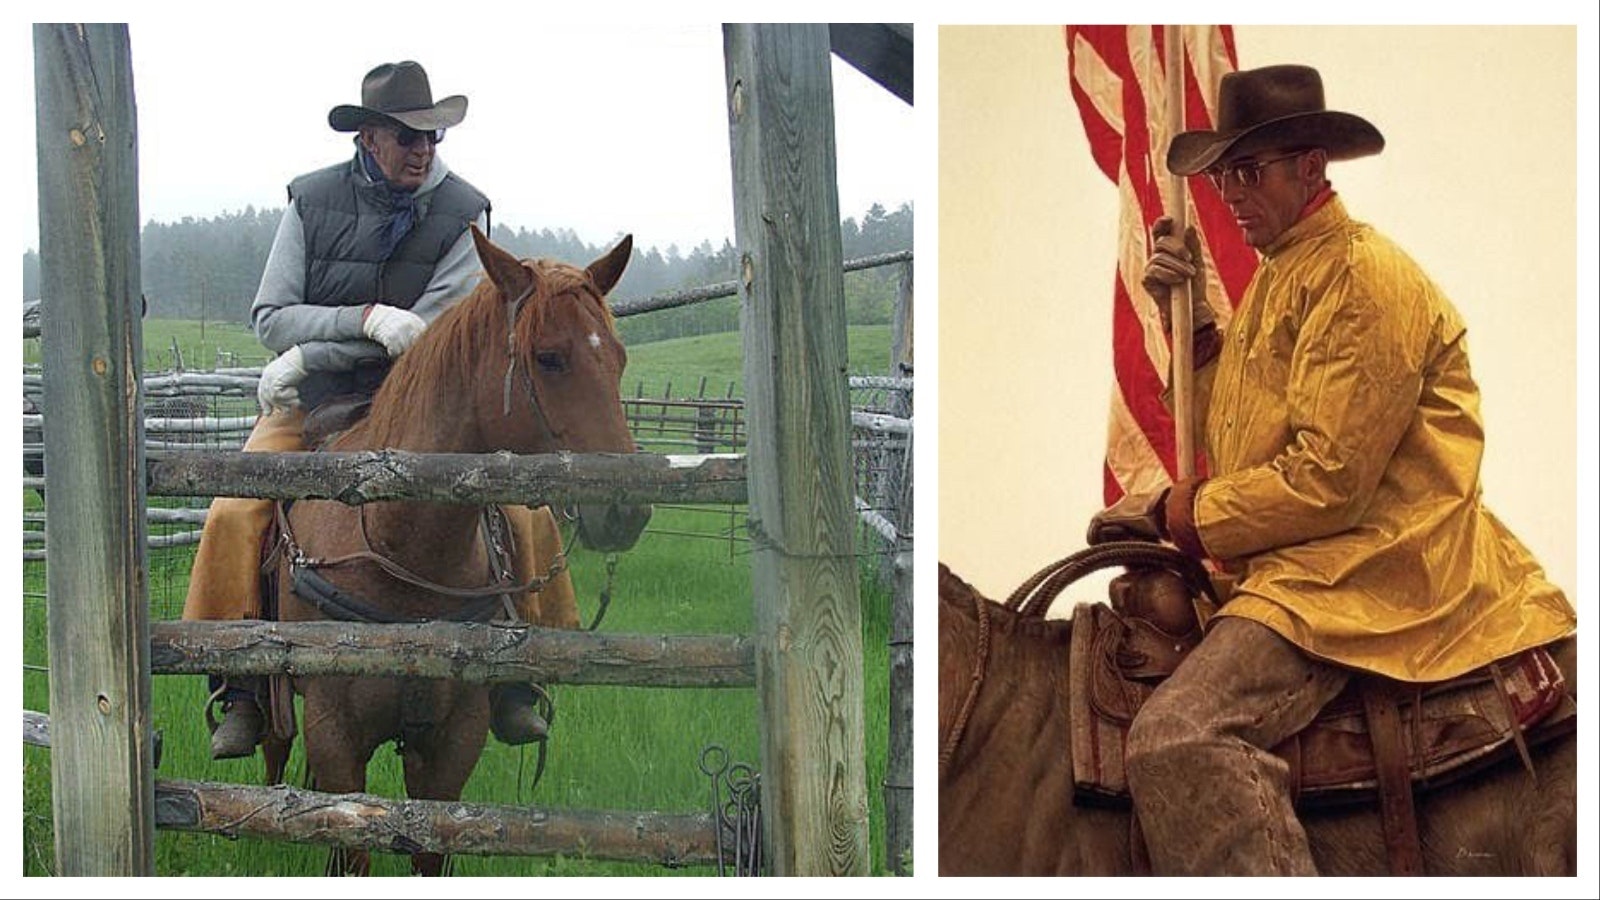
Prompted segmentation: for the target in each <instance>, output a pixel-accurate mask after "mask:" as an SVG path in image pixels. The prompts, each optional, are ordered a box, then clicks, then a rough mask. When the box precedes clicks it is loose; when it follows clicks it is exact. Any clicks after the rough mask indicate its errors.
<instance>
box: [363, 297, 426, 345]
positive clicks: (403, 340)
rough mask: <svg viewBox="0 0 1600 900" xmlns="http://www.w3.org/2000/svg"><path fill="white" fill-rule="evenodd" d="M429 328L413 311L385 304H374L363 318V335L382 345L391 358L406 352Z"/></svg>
mask: <svg viewBox="0 0 1600 900" xmlns="http://www.w3.org/2000/svg"><path fill="white" fill-rule="evenodd" d="M427 327H428V323H427V322H424V321H423V320H422V317H421V316H419V315H417V314H416V313H414V312H412V311H411V310H409V309H401V308H400V307H398V306H388V305H386V304H383V303H374V304H373V305H372V307H371V308H370V309H368V310H367V312H366V314H365V315H364V316H362V318H361V333H362V334H365V335H366V336H367V337H369V338H372V339H373V340H375V341H377V342H378V343H380V344H382V345H383V349H385V350H387V351H389V355H390V356H399V355H400V354H402V353H404V352H406V348H407V347H409V346H411V345H412V344H414V343H416V340H417V337H418V336H420V335H421V334H422V332H423V329H425V328H427Z"/></svg>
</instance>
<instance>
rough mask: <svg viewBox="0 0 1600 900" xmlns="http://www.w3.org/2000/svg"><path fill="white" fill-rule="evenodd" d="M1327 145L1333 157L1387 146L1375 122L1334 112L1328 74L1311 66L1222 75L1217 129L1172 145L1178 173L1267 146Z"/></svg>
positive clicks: (1172, 165) (1171, 160) (1170, 163)
mask: <svg viewBox="0 0 1600 900" xmlns="http://www.w3.org/2000/svg"><path fill="white" fill-rule="evenodd" d="M1298 147H1321V148H1323V149H1325V150H1327V151H1328V159H1330V160H1336V159H1355V158H1357V157H1360V156H1371V155H1373V154H1375V153H1378V152H1380V151H1382V150H1383V135H1382V134H1379V133H1378V129H1377V128H1374V127H1373V125H1372V123H1371V122H1368V121H1367V120H1366V119H1363V118H1361V117H1360V116H1356V115H1351V114H1350V113H1344V112H1334V111H1331V110H1328V109H1327V108H1326V107H1325V106H1324V104H1323V99H1322V76H1321V75H1319V74H1317V70H1316V69H1313V68H1311V67H1310V66H1266V67H1264V68H1260V69H1245V70H1243V71H1239V72H1229V73H1228V74H1226V75H1224V76H1222V84H1221V86H1220V88H1219V89H1218V97H1217V130H1216V131H1185V132H1182V133H1180V134H1178V135H1177V136H1176V137H1174V138H1173V139H1172V145H1171V146H1170V147H1168V148H1167V168H1168V169H1171V170H1172V171H1173V172H1174V173H1176V174H1178V175H1194V174H1197V173H1199V172H1203V171H1205V170H1206V169H1207V168H1209V167H1210V166H1211V165H1212V164H1213V163H1215V162H1217V161H1218V160H1220V159H1222V158H1223V157H1225V156H1240V155H1243V154H1244V153H1247V152H1256V151H1260V150H1262V149H1267V148H1298Z"/></svg>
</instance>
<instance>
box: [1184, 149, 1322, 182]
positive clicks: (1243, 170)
mask: <svg viewBox="0 0 1600 900" xmlns="http://www.w3.org/2000/svg"><path fill="white" fill-rule="evenodd" d="M1309 152H1311V151H1309V150H1297V151H1295V152H1294V153H1289V154H1286V155H1284V156H1274V157H1273V158H1272V159H1258V160H1255V161H1254V162H1246V163H1236V164H1234V165H1224V166H1212V167H1211V168H1209V169H1207V170H1205V173H1204V174H1205V176H1206V180H1207V181H1209V182H1211V186H1212V187H1214V188H1216V189H1217V190H1219V191H1220V190H1222V187H1223V185H1225V184H1227V183H1228V179H1229V178H1233V179H1234V180H1235V181H1237V182H1239V184H1240V185H1242V186H1244V187H1248V188H1253V187H1255V186H1256V185H1259V184H1260V183H1261V170H1262V169H1265V168H1266V167H1267V166H1270V165H1272V164H1273V163H1277V162H1283V161H1284V160H1286V159H1295V158H1296V157H1301V156H1305V155H1306V154H1307V153H1309Z"/></svg>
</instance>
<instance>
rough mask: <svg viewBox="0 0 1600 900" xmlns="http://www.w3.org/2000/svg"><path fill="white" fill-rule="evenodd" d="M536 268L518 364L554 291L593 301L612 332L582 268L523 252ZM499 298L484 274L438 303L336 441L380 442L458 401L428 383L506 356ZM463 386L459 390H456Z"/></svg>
mask: <svg viewBox="0 0 1600 900" xmlns="http://www.w3.org/2000/svg"><path fill="white" fill-rule="evenodd" d="M522 263H523V265H524V266H526V267H528V268H529V269H531V270H533V271H534V272H535V273H536V276H537V280H536V282H535V284H536V287H535V290H534V292H533V294H531V295H530V296H529V297H528V298H527V299H526V300H524V301H523V302H522V306H521V308H520V309H519V311H518V314H517V322H516V347H517V351H518V353H520V354H521V355H522V357H523V360H524V362H525V363H528V362H531V360H532V354H533V346H534V338H535V336H536V335H538V334H539V332H540V330H541V329H542V328H543V327H544V322H545V320H546V318H548V316H549V312H550V309H551V306H552V304H553V303H554V302H555V300H556V298H558V297H561V296H563V295H570V296H571V297H573V298H574V300H576V301H577V302H579V303H590V304H593V305H594V307H595V308H596V310H597V311H598V312H599V314H600V315H601V317H602V319H603V320H604V321H605V323H606V326H607V327H608V328H610V329H611V330H612V333H613V334H614V333H615V332H616V320H615V318H614V317H613V316H612V314H611V309H610V307H608V306H607V305H606V303H605V300H604V298H603V297H602V296H601V293H600V290H599V288H598V287H597V286H596V285H595V283H594V280H593V279H592V278H591V277H590V276H589V273H588V271H586V270H584V269H581V268H578V267H577V266H573V265H570V264H568V263H563V262H558V261H555V260H550V259H525V260H523V261H522ZM508 308H509V307H508V304H507V302H506V298H504V297H502V296H501V294H500V290H499V289H498V288H497V287H496V286H495V284H494V282H493V281H491V280H490V279H489V278H488V276H487V275H485V276H484V277H482V278H481V279H480V280H479V282H478V285H477V287H475V288H474V289H473V290H472V293H470V294H468V295H467V296H466V297H465V298H464V299H462V300H461V301H460V302H459V303H456V304H455V305H454V306H452V307H450V308H449V309H447V310H445V311H444V312H443V313H441V314H440V315H439V317H438V318H436V319H435V320H434V321H433V323H432V324H431V325H429V326H428V329H427V330H426V331H424V332H423V333H422V336H421V337H420V338H418V339H417V342H416V343H415V344H413V345H411V347H410V348H409V349H407V350H406V352H405V353H402V354H401V355H400V357H399V358H398V359H396V360H395V362H394V367H393V368H392V369H390V371H389V375H388V376H387V377H386V378H384V380H383V384H382V385H381V386H380V387H379V388H378V392H377V393H376V394H375V395H374V396H373V398H372V409H371V411H370V412H369V413H368V414H367V417H366V418H365V419H364V420H363V421H362V422H361V423H360V424H359V425H358V426H357V427H355V428H352V429H351V430H350V431H349V432H347V433H346V434H345V435H343V436H342V438H341V440H340V441H339V442H338V446H341V447H345V448H350V445H351V443H353V442H355V441H359V442H360V443H361V444H364V445H367V446H370V447H387V446H389V445H390V443H391V442H392V440H393V439H394V437H395V436H396V435H398V434H400V433H403V431H404V430H405V429H406V428H407V427H408V426H409V425H410V424H412V423H414V422H416V421H418V420H426V419H427V418H429V417H431V416H433V415H434V414H435V413H436V409H435V408H434V407H436V406H437V405H439V404H450V405H455V404H458V403H460V402H461V399H462V398H461V393H456V394H454V395H450V394H448V393H447V392H441V391H437V390H434V387H435V386H436V385H437V384H438V383H439V382H440V381H442V380H448V379H456V380H457V382H458V383H459V380H460V379H461V378H462V377H463V376H464V375H467V374H470V369H471V367H472V366H473V364H475V363H476V362H477V361H478V360H479V359H480V358H482V357H483V356H484V355H485V354H487V355H488V356H490V357H492V358H495V359H501V360H503V359H505V356H506V313H507V311H508ZM462 393H464V392H462Z"/></svg>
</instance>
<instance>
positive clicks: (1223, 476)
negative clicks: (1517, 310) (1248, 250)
mask: <svg viewBox="0 0 1600 900" xmlns="http://www.w3.org/2000/svg"><path fill="white" fill-rule="evenodd" d="M1223 337H1224V342H1225V343H1224V348H1223V350H1222V353H1221V355H1220V356H1219V358H1218V360H1217V363H1216V365H1215V366H1212V367H1208V368H1209V369H1210V370H1211V371H1207V372H1203V373H1202V375H1201V378H1200V380H1199V396H1200V400H1201V404H1200V406H1199V409H1200V411H1201V412H1200V416H1201V417H1200V419H1199V420H1200V421H1204V422H1205V423H1206V428H1205V438H1206V443H1207V452H1208V458H1209V462H1210V468H1211V473H1212V477H1211V478H1210V480H1208V481H1206V482H1205V483H1204V484H1203V485H1202V486H1201V488H1200V491H1199V492H1198V494H1197V496H1196V499H1195V524H1196V526H1197V528H1198V531H1199V535H1200V539H1201V542H1202V543H1203V544H1204V545H1205V548H1206V550H1207V552H1208V553H1210V554H1211V555H1212V556H1214V557H1216V558H1217V559H1219V560H1222V561H1223V563H1224V565H1225V566H1226V567H1227V569H1228V570H1229V572H1230V573H1232V574H1234V575H1235V576H1236V578H1237V582H1236V586H1235V592H1234V595H1233V599H1232V600H1230V601H1229V602H1228V603H1227V605H1226V606H1225V607H1223V609H1222V610H1221V614H1222V615H1234V616H1242V617H1245V618H1249V619H1254V620H1256V621H1258V622H1261V623H1262V624H1264V625H1266V626H1268V627H1270V628H1272V629H1273V630H1275V631H1277V632H1278V633H1280V634H1282V635H1283V636H1284V637H1286V638H1288V639H1289V640H1291V641H1293V642H1294V643H1295V644H1297V645H1299V646H1300V647H1302V648H1303V649H1305V650H1306V651H1308V652H1310V653H1312V654H1314V655H1316V656H1319V657H1322V658H1325V659H1329V660H1332V661H1334V662H1338V663H1343V664H1345V665H1350V666H1354V667H1357V668H1361V669H1366V670H1370V671H1374V672H1380V673H1382V674H1385V675H1389V676H1392V677H1395V678H1400V679H1404V680H1408V681H1435V680H1441V679H1445V678H1449V677H1452V676H1454V675H1457V674H1460V673H1462V672H1466V671H1469V670H1471V669H1474V668H1477V667H1478V666H1481V665H1484V664H1486V663H1488V662H1489V661H1491V660H1494V659H1498V658H1501V657H1504V656H1506V655H1509V654H1511V653H1515V652H1517V651H1520V650H1523V649H1526V648H1528V647H1532V646H1535V645H1538V644H1542V643H1547V642H1549V641H1552V640H1555V639H1557V638H1560V637H1563V636H1565V635H1567V634H1570V633H1572V632H1573V631H1574V630H1575V628H1576V626H1577V615H1576V613H1575V612H1574V611H1573V609H1572V606H1571V604H1570V603H1569V602H1568V601H1567V598H1566V596H1565V595H1564V594H1563V593H1562V592H1561V590H1560V589H1559V588H1557V587H1556V586H1555V585H1553V584H1551V583H1550V582H1549V581H1548V580H1546V578H1545V576H1544V572H1543V570H1542V569H1541V567H1540V566H1539V564H1538V562H1536V561H1535V560H1534V558H1533V555H1532V554H1531V553H1529V552H1528V550H1527V548H1526V547H1524V546H1523V545H1522V543H1521V542H1520V541H1518V540H1517V539H1516V537H1515V536H1513V535H1512V534H1511V532H1510V531H1509V530H1508V529H1507V528H1506V527H1505V526H1504V525H1502V524H1501V523H1500V521H1499V520H1498V519H1496V518H1495V517H1494V516H1493V515H1492V514H1491V513H1490V512H1489V510H1488V509H1487V508H1485V507H1484V505H1483V502H1482V496H1481V494H1482V492H1481V488H1480V486H1479V483H1478V474H1479V463H1480V461H1481V458H1482V454H1483V424H1482V420H1481V418H1480V417H1479V412H1478V388H1477V385H1476V383H1475V382H1474V381H1473V380H1472V374H1471V371H1470V370H1469V368H1468V364H1467V348H1466V339H1465V326H1464V324H1463V323H1462V321H1461V318H1460V316H1459V315H1458V314H1457V312H1456V310H1455V308H1454V307H1453V306H1452V305H1451V303H1450V301H1449V300H1448V299H1447V298H1446V297H1445V296H1444V295H1443V293H1441V292H1440V290H1439V288H1438V287H1437V286H1435V285H1434V284H1433V283H1432V282H1431V281H1430V280H1429V279H1428V277H1427V276H1426V275H1425V274H1424V273H1423V272H1422V270H1421V269H1420V268H1419V267H1418V266H1417V264H1416V263H1415V262H1413V261H1412V260H1411V259H1410V258H1409V257H1408V256H1406V255H1405V253H1404V252H1403V251H1402V250H1400V248H1398V247H1397V246H1395V245H1394V244H1393V243H1391V242H1390V241H1389V240H1387V239H1386V238H1384V237H1383V236H1381V235H1379V234H1378V233H1377V232H1376V231H1374V230H1373V229H1372V228H1371V227H1369V226H1367V225H1364V224H1362V223H1359V222H1355V221H1352V220H1351V219H1350V218H1349V216H1348V215H1347V214H1346V213H1345V210H1344V206H1343V205H1342V204H1341V203H1340V201H1339V199H1338V198H1337V197H1334V198H1332V199H1331V200H1330V201H1328V202H1327V203H1326V204H1325V205H1323V206H1322V207H1321V208H1320V209H1318V210H1317V211H1316V212H1314V213H1312V214H1311V215H1310V216H1308V217H1306V218H1305V219H1302V220H1301V221H1300V222H1298V223H1296V224H1295V225H1294V226H1293V227H1291V228H1290V229H1288V230H1287V231H1285V232H1284V233H1283V235H1281V236H1280V237H1279V238H1278V239H1277V240H1276V241H1275V242H1274V243H1273V244H1272V245H1271V246H1269V247H1267V248H1266V249H1265V250H1264V251H1263V259H1262V261H1261V266H1260V268H1259V270H1258V271H1257V273H1256V276H1255V278H1254V280H1252V281H1251V283H1250V287H1249V289H1248V291H1247V292H1246V294H1245V298H1244V301H1243V302H1242V303H1241V304H1240V305H1239V308H1238V310H1237V312H1236V313H1235V314H1234V316H1233V320H1232V321H1231V322H1230V323H1229V325H1228V328H1227V331H1226V333H1225V334H1224V336H1223ZM1208 395H1209V396H1208Z"/></svg>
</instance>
